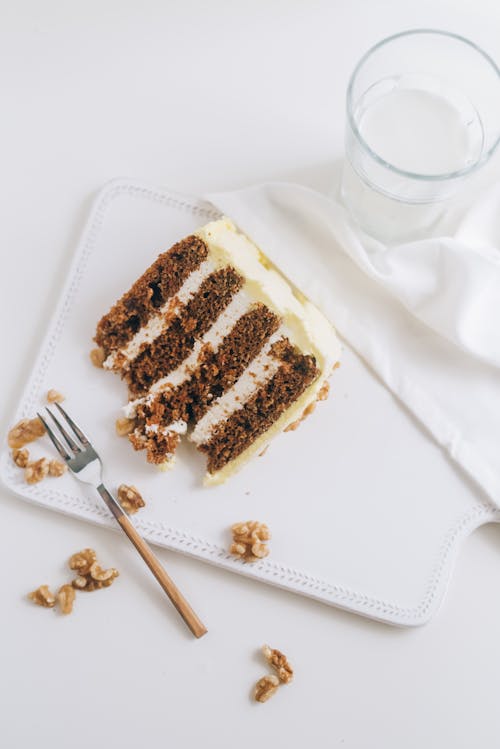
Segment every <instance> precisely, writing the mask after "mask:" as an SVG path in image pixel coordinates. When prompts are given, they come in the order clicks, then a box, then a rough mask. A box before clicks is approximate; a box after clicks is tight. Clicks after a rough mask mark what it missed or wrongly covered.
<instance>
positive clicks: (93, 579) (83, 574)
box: [70, 549, 119, 591]
mask: <svg viewBox="0 0 500 749" xmlns="http://www.w3.org/2000/svg"><path fill="white" fill-rule="evenodd" d="M70 567H71V569H72V570H77V571H78V577H76V578H75V579H74V580H73V582H72V585H73V587H74V588H77V589H78V590H86V591H92V590H99V589H100V588H109V586H110V585H111V584H112V582H113V580H114V579H115V577H118V575H119V572H118V570H115V568H114V567H110V568H109V569H108V570H103V569H102V567H101V566H100V565H99V563H98V562H97V561H96V556H95V551H94V550H93V549H84V550H83V551H80V552H78V554H73V556H72V557H71V559H70Z"/></svg>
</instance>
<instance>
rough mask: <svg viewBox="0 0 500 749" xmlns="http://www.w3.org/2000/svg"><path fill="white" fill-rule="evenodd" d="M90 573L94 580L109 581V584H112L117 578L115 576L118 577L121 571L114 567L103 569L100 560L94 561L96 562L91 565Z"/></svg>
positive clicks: (99, 581)
mask: <svg viewBox="0 0 500 749" xmlns="http://www.w3.org/2000/svg"><path fill="white" fill-rule="evenodd" d="M89 574H90V577H91V578H92V580H95V581H96V582H98V583H108V584H109V585H111V583H112V581H113V580H114V579H115V577H118V574H119V573H118V570H115V568H114V567H110V568H109V569H107V570H103V568H102V567H101V566H100V565H99V564H98V562H94V564H93V565H92V566H91V567H90V570H89Z"/></svg>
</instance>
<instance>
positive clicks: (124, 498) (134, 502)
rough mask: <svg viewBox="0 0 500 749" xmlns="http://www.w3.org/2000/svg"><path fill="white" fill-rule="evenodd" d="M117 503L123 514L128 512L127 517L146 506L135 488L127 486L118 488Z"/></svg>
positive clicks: (122, 485)
mask: <svg viewBox="0 0 500 749" xmlns="http://www.w3.org/2000/svg"><path fill="white" fill-rule="evenodd" d="M118 501H119V503H120V504H121V506H122V507H123V509H124V510H125V512H128V513H129V515H133V514H134V513H135V512H137V511H138V510H140V509H141V507H145V506H146V503H145V501H144V500H143V498H142V496H141V494H140V493H139V491H138V490H137V489H136V487H135V486H127V485H126V484H121V486H119V487H118Z"/></svg>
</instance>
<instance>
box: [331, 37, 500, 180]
mask: <svg viewBox="0 0 500 749" xmlns="http://www.w3.org/2000/svg"><path fill="white" fill-rule="evenodd" d="M417 34H435V35H436V36H444V37H448V38H450V39H454V40H456V41H458V42H462V43H464V44H467V45H468V46H469V47H471V48H472V49H473V50H474V51H476V52H478V53H479V54H480V55H481V56H482V57H483V58H484V60H485V62H487V63H488V65H489V66H490V67H491V68H492V69H493V72H494V73H496V74H497V77H498V78H499V80H500V68H499V67H498V65H497V64H496V62H495V61H494V60H493V58H492V57H490V55H489V54H488V53H487V52H485V51H484V50H483V49H482V48H481V47H479V46H478V45H477V44H475V43H474V42H472V41H471V40H470V39H467V38H466V37H465V36H461V35H460V34H455V33H453V32H452V31H442V30H440V29H425V28H422V29H408V30H406V31H400V32H398V33H397V34H392V35H391V36H387V37H385V39H381V40H380V41H379V42H377V44H375V45H373V47H370V49H369V50H368V51H367V52H365V54H364V55H363V57H362V58H361V59H360V60H359V62H358V63H357V65H356V67H355V68H354V70H353V71H352V73H351V77H350V78H349V85H348V86H347V94H346V110H347V120H348V122H349V125H350V128H351V130H352V132H353V134H354V136H355V137H356V138H357V140H358V141H359V143H360V145H361V146H362V148H363V149H364V150H365V151H367V153H368V154H369V155H370V156H371V157H372V159H374V160H375V161H376V162H377V163H378V164H380V165H381V166H383V167H385V168H386V169H390V170H391V171H392V172H395V173H396V174H399V175H401V176H402V177H407V178H410V179H414V180H421V181H427V182H438V181H444V180H449V179H456V178H458V177H463V176H465V175H467V174H471V173H472V172H474V171H475V170H476V169H478V168H479V167H480V166H482V165H483V164H484V163H485V162H486V161H488V159H490V158H491V156H492V155H493V153H494V151H495V149H496V148H497V146H498V144H499V143H500V129H499V133H498V135H497V137H496V139H495V140H494V142H493V144H492V145H491V146H490V148H489V149H488V150H487V151H485V152H484V153H483V154H481V156H480V158H478V159H477V161H475V162H474V163H473V164H471V165H470V166H467V167H464V168H463V169H459V170H457V171H453V172H445V173H442V174H423V173H421V172H410V171H407V170H405V169H400V168H399V167H397V166H395V165H394V164H391V163H390V162H389V161H386V160H385V159H383V158H382V157H381V156H379V155H378V153H377V152H376V151H374V150H373V149H372V148H370V146H369V145H368V143H367V142H366V141H365V139H364V138H363V136H362V135H361V133H360V132H359V129H358V126H357V125H356V123H355V121H354V116H353V112H352V108H353V107H352V105H353V89H354V83H355V81H356V78H357V76H358V73H359V71H360V70H361V68H362V67H363V65H364V64H365V63H366V61H367V60H368V59H369V58H370V57H371V55H372V54H373V53H374V52H376V51H377V50H379V49H380V48H381V47H383V46H385V45H386V44H388V43H389V42H392V41H394V40H395V39H400V38H401V37H404V36H413V35H417Z"/></svg>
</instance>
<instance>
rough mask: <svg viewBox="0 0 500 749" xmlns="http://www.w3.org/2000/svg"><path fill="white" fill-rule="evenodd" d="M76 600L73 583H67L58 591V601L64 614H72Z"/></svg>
mask: <svg viewBox="0 0 500 749" xmlns="http://www.w3.org/2000/svg"><path fill="white" fill-rule="evenodd" d="M74 601H75V589H74V588H73V586H72V585H69V584H66V585H62V586H61V587H60V588H59V591H58V593H57V603H58V604H59V608H60V609H61V613H62V614H71V612H72V611H73V603H74Z"/></svg>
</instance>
